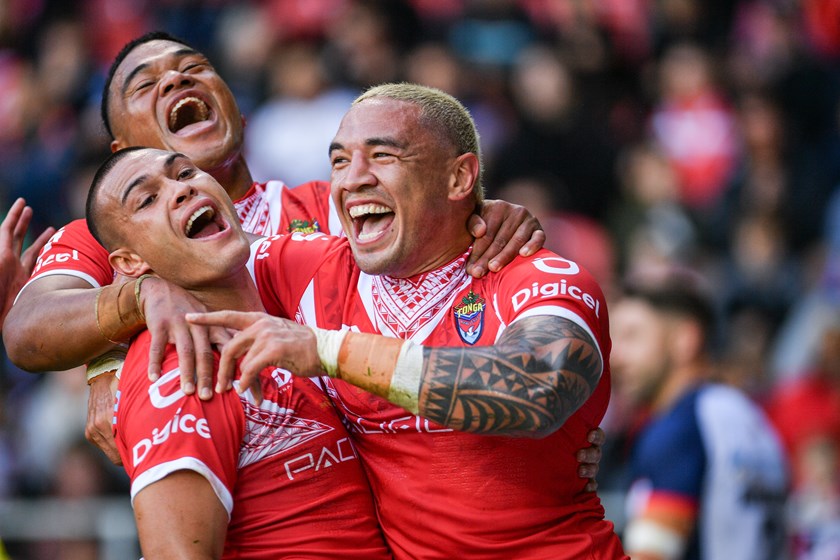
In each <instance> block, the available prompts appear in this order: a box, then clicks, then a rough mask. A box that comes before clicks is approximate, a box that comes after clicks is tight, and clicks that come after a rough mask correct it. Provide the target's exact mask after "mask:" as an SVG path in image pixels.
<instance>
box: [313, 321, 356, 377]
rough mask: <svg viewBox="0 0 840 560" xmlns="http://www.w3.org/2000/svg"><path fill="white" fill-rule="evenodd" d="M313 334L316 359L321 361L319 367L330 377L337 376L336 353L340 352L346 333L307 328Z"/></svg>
mask: <svg viewBox="0 0 840 560" xmlns="http://www.w3.org/2000/svg"><path fill="white" fill-rule="evenodd" d="M309 328H310V329H312V332H314V333H315V339H316V340H317V343H318V357H319V358H320V359H321V366H322V367H323V368H324V370H325V371H326V372H327V375H329V376H330V377H336V375H337V374H338V351H339V350H341V343H342V342H343V341H344V337H345V336H347V332H348V331H329V330H326V329H319V328H318V327H311V326H310V327H309Z"/></svg>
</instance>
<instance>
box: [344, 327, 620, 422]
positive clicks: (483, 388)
mask: <svg viewBox="0 0 840 560" xmlns="http://www.w3.org/2000/svg"><path fill="white" fill-rule="evenodd" d="M602 366H603V364H602V363H601V358H600V354H599V352H598V348H597V346H596V345H595V342H594V341H593V340H592V338H591V337H590V336H589V334H587V332H586V331H585V330H583V329H582V328H580V327H579V326H578V325H576V324H575V323H573V322H571V321H569V320H568V319H563V318H561V317H553V316H535V317H528V318H526V319H522V320H520V321H517V322H516V323H514V324H513V325H511V326H510V327H508V328H507V329H506V330H505V332H504V333H503V334H502V336H501V338H500V339H499V340H498V342H497V343H496V344H495V345H493V346H479V347H470V348H424V349H423V366H422V373H421V377H420V387H419V398H418V409H419V413H420V415H422V416H425V417H426V418H429V419H430V420H434V421H435V422H437V423H438V424H441V425H443V426H448V427H450V428H454V429H457V430H461V431H467V432H478V433H494V434H507V435H527V436H532V437H544V436H547V435H549V434H550V433H552V432H554V431H555V430H557V429H558V428H560V427H561V426H562V425H563V423H564V422H565V421H566V420H567V419H568V418H569V416H571V415H572V414H573V413H574V412H575V411H576V410H577V409H578V408H580V407H581V405H583V403H584V402H586V399H588V398H589V396H590V395H591V394H592V392H593V391H594V390H595V387H596V385H597V384H598V380H599V378H600V376H601V372H602V370H603V367H602ZM342 373H343V372H342Z"/></svg>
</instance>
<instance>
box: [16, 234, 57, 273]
mask: <svg viewBox="0 0 840 560" xmlns="http://www.w3.org/2000/svg"><path fill="white" fill-rule="evenodd" d="M54 233H55V228H54V227H48V228H47V229H45V230H44V231H42V232H41V235H39V236H38V239H36V240H35V241H34V242H33V243H32V245H30V246H29V248H28V249H26V251H24V252H23V256H22V257H21V259H20V262H21V264H22V265H23V268H24V270H26V274H27V275H29V274H32V269H33V268H35V261H36V260H37V259H38V255H39V254H40V253H41V249H43V248H44V245H46V244H47V241H49V240H50V237H52V236H53V234H54Z"/></svg>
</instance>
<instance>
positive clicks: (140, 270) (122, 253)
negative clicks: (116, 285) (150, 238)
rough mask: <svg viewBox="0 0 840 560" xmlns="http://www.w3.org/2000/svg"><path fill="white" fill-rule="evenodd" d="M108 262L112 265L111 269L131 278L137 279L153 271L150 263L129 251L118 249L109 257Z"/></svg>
mask: <svg viewBox="0 0 840 560" xmlns="http://www.w3.org/2000/svg"><path fill="white" fill-rule="evenodd" d="M108 261H109V262H110V263H111V268H113V269H114V270H116V271H117V272H119V273H120V274H122V275H123V276H128V277H130V278H137V277H138V276H141V275H143V274H146V273H147V272H150V271H151V270H152V267H150V266H149V263H147V262H146V261H144V260H143V259H142V258H140V255H138V254H137V253H132V252H131V251H129V250H128V249H117V250H116V251H114V252H112V253H111V254H110V255H108Z"/></svg>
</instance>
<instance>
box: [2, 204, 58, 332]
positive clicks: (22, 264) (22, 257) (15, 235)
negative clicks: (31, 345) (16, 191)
mask: <svg viewBox="0 0 840 560" xmlns="http://www.w3.org/2000/svg"><path fill="white" fill-rule="evenodd" d="M31 221H32V208H30V207H29V206H26V201H24V200H23V199H22V198H19V199H17V200H16V201H15V203H14V204H12V207H11V208H9V213H8V214H6V217H5V218H4V219H3V223H2V225H0V298H2V299H0V305H2V308H0V327H2V325H3V321H4V319H5V318H6V314H7V313H8V312H9V309H10V308H11V307H12V303H14V301H15V297H16V296H17V294H18V292H19V291H20V289H21V288H22V287H23V285H24V284H25V283H26V281H27V280H28V279H29V276H30V275H31V274H32V269H33V268H34V266H35V259H36V258H37V256H38V253H40V252H41V249H42V248H43V246H44V245H45V244H46V242H47V240H49V238H50V237H51V236H52V234H54V233H55V229H54V228H47V229H46V230H44V232H43V233H41V235H39V236H38V239H36V240H35V242H34V243H33V244H32V245H31V246H30V247H29V248H28V249H26V251H23V253H22V254H21V249H22V248H23V241H24V238H25V237H26V230H27V229H28V228H29V223H30V222H31Z"/></svg>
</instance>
